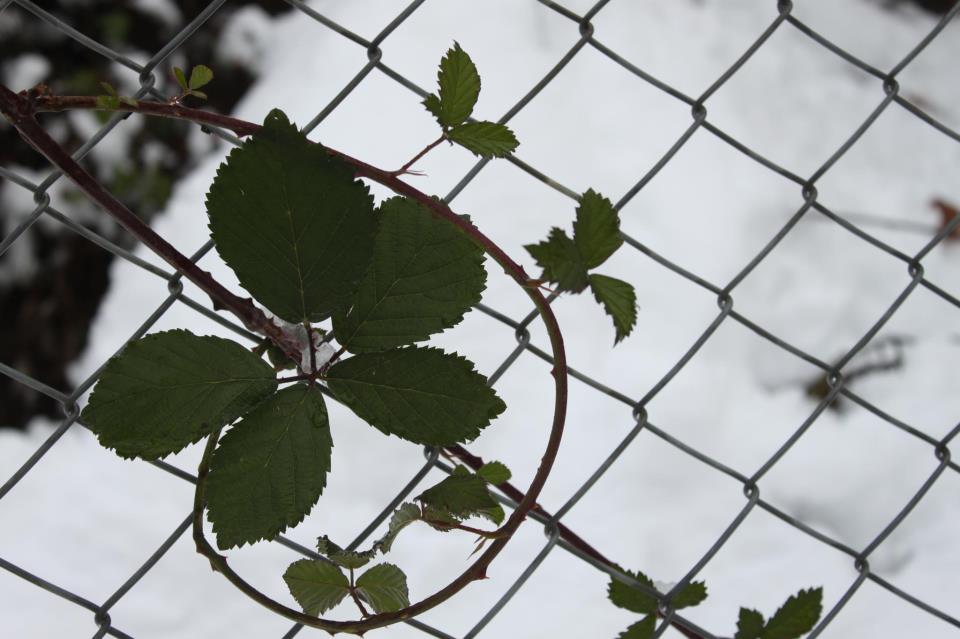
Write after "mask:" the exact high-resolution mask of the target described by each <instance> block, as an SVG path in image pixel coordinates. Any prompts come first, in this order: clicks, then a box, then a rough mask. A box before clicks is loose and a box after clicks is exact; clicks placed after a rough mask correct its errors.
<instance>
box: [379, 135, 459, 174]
mask: <svg viewBox="0 0 960 639" xmlns="http://www.w3.org/2000/svg"><path fill="white" fill-rule="evenodd" d="M446 139H447V133H446V131H444V132H443V134H442V135H441V136H440V137H439V138H437V139H436V140H434V141H433V142H431V143H430V144H428V145H427V146H425V147H424V148H423V150H422V151H420V152H419V153H417V154H416V155H415V156H413V157H412V158H411V159H410V161H409V162H407V163H406V164H404V165H403V166H401V167H400V168H399V169H397V170H396V171H390V175H392V176H394V177H398V176H400V175H405V174H407V173H409V172H410V171H408V169H409V168H410V167H411V166H413V165H414V164H416V163H417V160H419V159H420V158H422V157H423V156H425V155H426V154H427V153H429V152H430V151H432V150H433V149H435V148H436V147H437V145H438V144H440V143H441V142H443V141H444V140H446Z"/></svg>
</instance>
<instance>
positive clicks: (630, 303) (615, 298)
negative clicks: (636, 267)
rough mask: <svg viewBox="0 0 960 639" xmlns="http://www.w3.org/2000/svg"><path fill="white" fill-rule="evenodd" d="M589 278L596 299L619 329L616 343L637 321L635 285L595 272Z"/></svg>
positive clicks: (631, 329) (615, 339)
mask: <svg viewBox="0 0 960 639" xmlns="http://www.w3.org/2000/svg"><path fill="white" fill-rule="evenodd" d="M588 279H589V281H590V290H591V291H593V297H594V299H596V300H597V302H599V303H600V304H601V305H602V306H603V310H604V311H606V312H607V315H609V316H610V317H612V318H613V326H614V328H615V329H616V331H617V336H616V338H614V341H613V343H614V344H616V343H617V342H619V341H620V340H622V339H623V338H625V337H626V336H627V335H629V334H630V333H631V331H633V327H634V326H635V325H636V323H637V293H636V291H634V290H633V286H631V285H630V284H628V283H627V282H624V281H623V280H618V279H617V278H615V277H607V276H606V275H600V274H599V273H593V274H591V275H590V277H589V278H588Z"/></svg>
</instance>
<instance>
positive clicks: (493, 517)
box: [477, 504, 507, 526]
mask: <svg viewBox="0 0 960 639" xmlns="http://www.w3.org/2000/svg"><path fill="white" fill-rule="evenodd" d="M477 516H478V517H483V518H484V519H487V520H489V521H491V522H493V524H494V525H496V526H499V525H500V524H502V523H503V520H504V519H506V518H507V514H506V513H505V512H504V511H503V506H501V505H500V504H497V505H496V506H493V507H492V508H484V509H483V510H478V511H477Z"/></svg>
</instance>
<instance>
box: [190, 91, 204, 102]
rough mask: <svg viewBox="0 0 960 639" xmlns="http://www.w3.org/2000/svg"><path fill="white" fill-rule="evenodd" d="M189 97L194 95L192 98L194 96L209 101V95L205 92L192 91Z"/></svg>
mask: <svg viewBox="0 0 960 639" xmlns="http://www.w3.org/2000/svg"><path fill="white" fill-rule="evenodd" d="M187 95H192V96H194V97H197V98H200V99H201V100H206V99H207V94H206V93H204V92H203V91H193V90H191V91H189V92H188V93H187Z"/></svg>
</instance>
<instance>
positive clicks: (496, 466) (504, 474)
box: [477, 461, 513, 486]
mask: <svg viewBox="0 0 960 639" xmlns="http://www.w3.org/2000/svg"><path fill="white" fill-rule="evenodd" d="M477 475H478V476H480V477H482V478H483V479H484V480H485V481H487V482H489V483H491V484H493V485H494V486H496V485H497V484H502V483H503V482H505V481H510V477H512V476H513V475H511V473H510V469H509V468H507V467H506V465H505V464H503V463H501V462H498V461H492V462H487V463H486V464H484V465H483V466H481V467H480V468H478V469H477Z"/></svg>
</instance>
